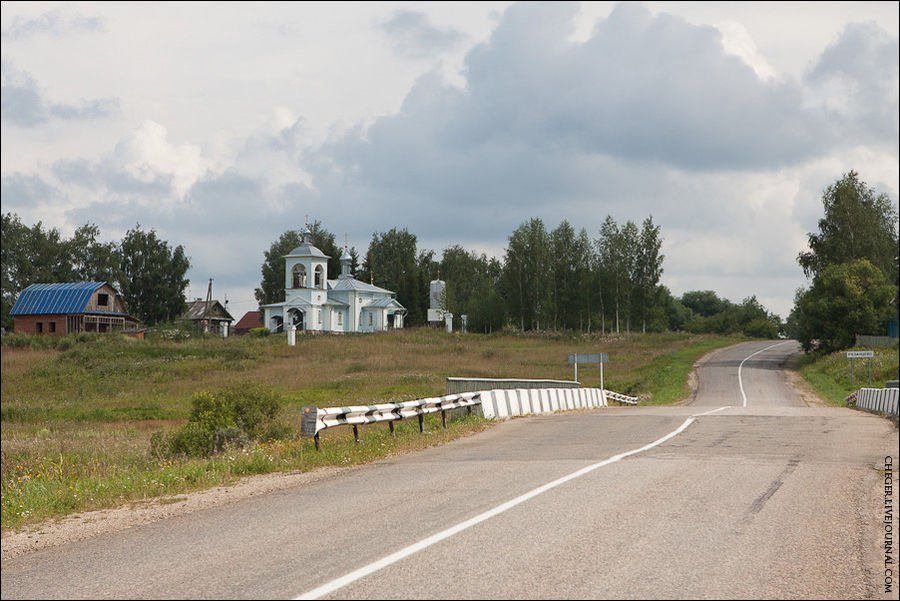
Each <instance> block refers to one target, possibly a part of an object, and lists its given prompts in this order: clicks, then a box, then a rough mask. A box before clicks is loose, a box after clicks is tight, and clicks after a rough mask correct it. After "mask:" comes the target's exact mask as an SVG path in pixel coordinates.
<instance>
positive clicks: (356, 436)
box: [353, 424, 359, 442]
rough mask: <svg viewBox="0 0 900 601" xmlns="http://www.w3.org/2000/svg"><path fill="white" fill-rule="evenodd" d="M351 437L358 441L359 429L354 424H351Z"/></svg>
mask: <svg viewBox="0 0 900 601" xmlns="http://www.w3.org/2000/svg"><path fill="white" fill-rule="evenodd" d="M353 438H355V439H356V442H359V429H358V428H357V427H356V424H353Z"/></svg>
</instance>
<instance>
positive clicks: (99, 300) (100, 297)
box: [97, 294, 109, 307]
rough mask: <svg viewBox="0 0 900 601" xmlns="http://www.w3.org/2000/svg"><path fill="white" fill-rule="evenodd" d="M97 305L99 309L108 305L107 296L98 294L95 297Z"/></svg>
mask: <svg viewBox="0 0 900 601" xmlns="http://www.w3.org/2000/svg"><path fill="white" fill-rule="evenodd" d="M97 304H98V305H100V306H101V307H105V306H106V305H108V304H109V295H108V294H98V295H97Z"/></svg>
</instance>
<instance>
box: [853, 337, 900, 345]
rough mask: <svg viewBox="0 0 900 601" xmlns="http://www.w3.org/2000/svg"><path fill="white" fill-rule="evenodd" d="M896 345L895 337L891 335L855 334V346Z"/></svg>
mask: <svg viewBox="0 0 900 601" xmlns="http://www.w3.org/2000/svg"><path fill="white" fill-rule="evenodd" d="M896 345H897V339H896V338H892V337H891V336H868V335H866V334H857V335H856V346H862V347H868V348H873V347H879V348H890V347H892V346H896Z"/></svg>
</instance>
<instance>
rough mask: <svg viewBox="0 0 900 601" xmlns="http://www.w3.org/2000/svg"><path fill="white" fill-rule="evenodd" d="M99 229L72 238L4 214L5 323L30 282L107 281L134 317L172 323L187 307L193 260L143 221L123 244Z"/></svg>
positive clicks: (7, 325)
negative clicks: (103, 239)
mask: <svg viewBox="0 0 900 601" xmlns="http://www.w3.org/2000/svg"><path fill="white" fill-rule="evenodd" d="M99 236H100V228H98V227H97V226H96V225H94V224H85V225H83V226H81V227H79V228H78V229H77V230H75V233H74V234H73V235H72V237H71V238H64V237H63V236H62V235H61V234H60V232H59V230H58V229H56V228H50V229H45V228H44V226H43V224H42V223H41V222H38V223H36V224H35V225H33V226H31V227H29V226H27V225H25V224H23V223H22V220H21V219H20V218H19V216H18V215H16V214H14V213H4V214H3V216H2V226H0V237H2V242H3V253H2V260H0V262H2V266H0V271H2V325H3V327H4V328H6V329H7V330H10V329H12V326H13V320H12V318H11V317H10V315H9V312H10V311H11V310H12V307H13V305H14V304H15V302H16V298H17V297H18V295H19V293H20V292H21V291H22V290H24V289H25V288H27V287H28V286H30V285H31V284H38V283H42V284H53V283H60V282H108V283H110V284H111V285H112V286H114V287H115V288H116V289H117V290H118V291H119V292H120V293H121V294H122V297H123V298H124V300H125V303H126V305H127V306H128V309H129V311H130V312H131V314H132V315H133V316H134V317H137V318H138V319H140V320H141V321H142V322H143V323H145V324H148V325H154V324H157V323H160V322H170V321H173V320H174V319H175V318H177V317H178V316H179V315H181V314H182V313H184V311H185V307H186V304H185V299H184V290H185V288H186V287H187V284H188V280H187V279H186V277H185V275H186V274H187V270H188V269H189V268H190V260H189V259H188V257H187V255H185V252H184V248H183V247H182V246H181V245H178V246H176V247H174V248H172V247H170V246H169V243H168V242H167V241H165V240H161V239H160V238H159V237H158V236H157V235H156V232H155V231H154V230H150V231H145V230H143V229H142V228H141V226H140V224H137V225H135V227H134V228H132V229H130V230H128V232H127V233H126V234H125V236H124V237H123V238H122V240H121V241H119V242H100V241H99Z"/></svg>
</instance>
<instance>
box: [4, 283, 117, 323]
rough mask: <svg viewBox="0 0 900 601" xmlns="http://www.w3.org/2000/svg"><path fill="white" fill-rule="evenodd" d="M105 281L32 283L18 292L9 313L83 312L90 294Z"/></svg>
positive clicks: (56, 313)
mask: <svg viewBox="0 0 900 601" xmlns="http://www.w3.org/2000/svg"><path fill="white" fill-rule="evenodd" d="M105 283H106V282H75V283H70V284H32V285H31V286H29V287H28V288H26V289H25V290H23V291H22V293H21V294H19V298H18V299H16V304H15V305H13V308H12V311H10V312H9V314H10V315H46V314H52V315H58V314H63V313H83V312H84V309H85V307H87V304H88V301H89V300H90V299H91V295H92V294H94V292H95V291H96V290H97V289H98V288H100V287H101V286H103V285H104V284H105Z"/></svg>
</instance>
